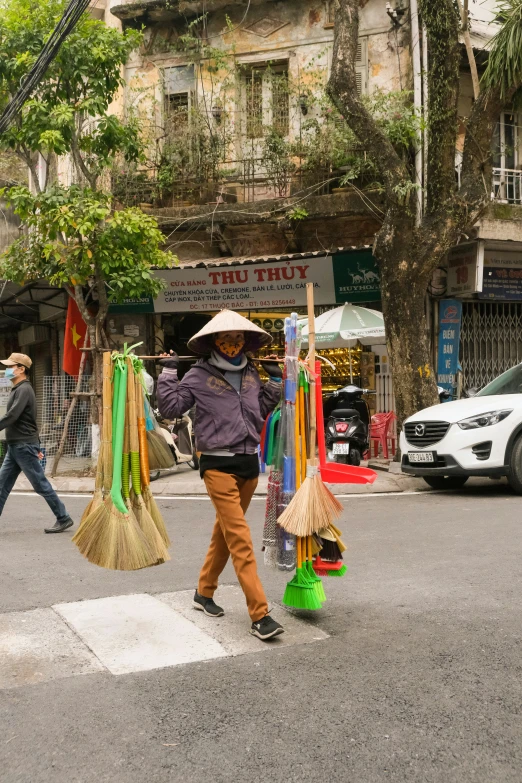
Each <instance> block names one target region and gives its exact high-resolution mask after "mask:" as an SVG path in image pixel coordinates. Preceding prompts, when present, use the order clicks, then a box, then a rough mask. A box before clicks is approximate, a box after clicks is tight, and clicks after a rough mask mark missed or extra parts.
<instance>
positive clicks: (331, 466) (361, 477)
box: [315, 362, 377, 484]
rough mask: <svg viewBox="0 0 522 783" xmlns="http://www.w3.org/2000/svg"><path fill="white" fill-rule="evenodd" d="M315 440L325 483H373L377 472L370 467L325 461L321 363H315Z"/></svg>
mask: <svg viewBox="0 0 522 783" xmlns="http://www.w3.org/2000/svg"><path fill="white" fill-rule="evenodd" d="M315 374H316V378H315V384H316V390H317V391H316V397H315V400H316V405H317V440H318V441H319V470H320V471H321V478H322V480H323V481H325V482H326V483H327V484H373V482H374V481H375V479H376V478H377V473H376V472H375V471H374V470H371V468H361V467H358V466H356V465H339V463H337V462H327V461H326V443H325V439H324V414H323V385H322V381H321V363H320V362H316V363H315Z"/></svg>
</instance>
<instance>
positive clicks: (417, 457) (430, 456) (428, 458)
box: [408, 451, 437, 462]
mask: <svg viewBox="0 0 522 783" xmlns="http://www.w3.org/2000/svg"><path fill="white" fill-rule="evenodd" d="M408 460H409V461H410V462H436V461H437V452H436V451H408Z"/></svg>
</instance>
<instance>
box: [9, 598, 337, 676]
mask: <svg viewBox="0 0 522 783" xmlns="http://www.w3.org/2000/svg"><path fill="white" fill-rule="evenodd" d="M192 597H193V591H192V590H183V591H180V592H178V593H162V594H160V595H156V596H152V595H147V594H145V593H140V594H137V595H119V596H111V597H107V598H98V599H94V600H89V601H78V602H74V603H65V604H56V605H55V606H53V607H52V608H48V609H33V610H29V611H27V612H11V613H8V614H3V615H2V614H0V690H2V689H6V688H16V687H21V686H24V685H34V684H36V683H40V682H46V681H48V680H55V679H60V678H64V677H72V676H76V675H83V674H93V673H106V674H107V673H110V674H112V675H116V676H117V675H121V674H130V673H132V672H138V671H149V670H151V669H162V668H166V667H171V666H177V665H180V664H187V663H196V662H198V661H209V660H214V659H217V658H225V657H230V656H237V655H245V654H248V653H253V652H255V653H260V652H270V651H276V650H281V649H282V648H283V647H289V646H293V645H298V644H309V643H313V642H317V641H324V640H326V639H328V638H329V636H328V634H327V633H326V632H325V631H322V630H321V629H320V628H318V627H317V626H315V625H313V624H312V623H310V622H307V621H306V620H304V619H301V618H300V617H299V616H296V615H295V614H293V613H290V612H287V611H286V610H285V609H283V608H282V607H281V606H277V605H276V606H274V607H270V610H271V611H270V613H271V614H272V616H273V617H274V618H275V619H277V620H278V621H279V622H281V624H282V625H283V626H284V628H285V633H284V634H282V635H281V636H278V637H277V638H276V639H274V640H273V641H272V642H271V643H270V644H266V643H263V642H261V641H260V640H259V639H256V638H255V637H253V636H252V635H251V634H250V633H249V629H250V619H249V617H248V613H247V610H246V606H245V597H244V595H243V593H242V591H241V589H240V588H239V587H238V586H236V585H226V586H224V587H220V588H219V589H218V591H217V593H216V602H217V603H218V604H220V605H222V606H223V608H224V609H225V615H224V617H220V618H211V617H207V616H206V615H205V614H203V612H198V611H196V610H195V609H194V608H193V606H192Z"/></svg>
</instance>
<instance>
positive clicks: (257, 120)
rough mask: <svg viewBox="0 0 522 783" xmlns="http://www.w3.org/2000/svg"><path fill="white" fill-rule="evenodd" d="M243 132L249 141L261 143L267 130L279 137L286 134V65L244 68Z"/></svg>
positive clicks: (287, 108)
mask: <svg viewBox="0 0 522 783" xmlns="http://www.w3.org/2000/svg"><path fill="white" fill-rule="evenodd" d="M244 69H245V70H244V76H243V92H244V106H245V124H244V132H245V135H246V136H247V138H249V139H260V138H262V136H263V134H264V129H265V128H266V127H272V128H274V129H275V130H276V131H277V132H278V133H280V134H281V135H282V136H286V135H287V134H288V131H289V112H290V102H289V94H288V62H282V63H273V64H257V63H256V65H252V66H251V65H249V66H246V67H245V66H244Z"/></svg>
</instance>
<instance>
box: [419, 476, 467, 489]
mask: <svg viewBox="0 0 522 783" xmlns="http://www.w3.org/2000/svg"><path fill="white" fill-rule="evenodd" d="M422 478H423V479H424V481H425V482H426V484H428V486H430V487H431V488H432V489H460V488H461V487H463V486H464V484H465V483H466V481H467V480H468V476H423V477H422Z"/></svg>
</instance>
